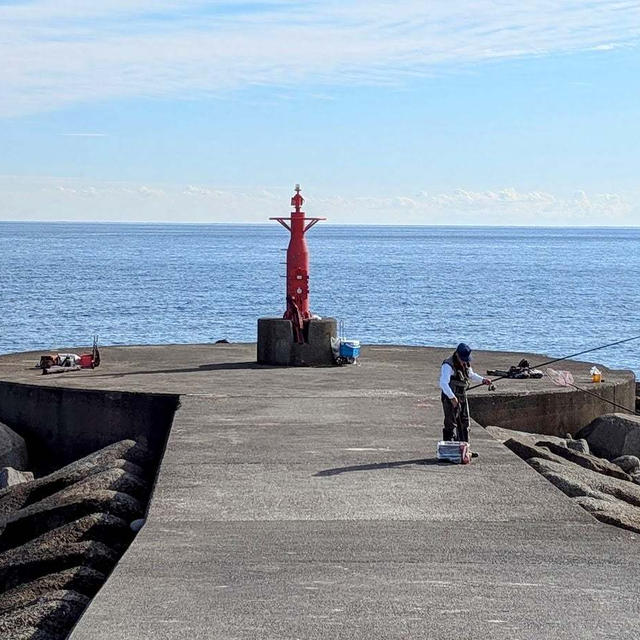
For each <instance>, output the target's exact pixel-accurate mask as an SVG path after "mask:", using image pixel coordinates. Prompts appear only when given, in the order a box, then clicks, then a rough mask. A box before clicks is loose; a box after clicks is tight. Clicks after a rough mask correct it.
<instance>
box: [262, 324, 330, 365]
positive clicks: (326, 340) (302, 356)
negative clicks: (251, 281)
mask: <svg viewBox="0 0 640 640" xmlns="http://www.w3.org/2000/svg"><path fill="white" fill-rule="evenodd" d="M337 335H338V332H337V323H336V320H335V318H313V319H311V320H305V323H304V342H303V343H302V344H299V343H298V342H296V339H295V336H294V334H293V324H292V322H291V320H284V319H283V318H259V319H258V364H271V365H284V366H293V367H312V366H322V365H325V366H326V365H332V364H334V360H333V351H332V350H331V338H335V337H337Z"/></svg>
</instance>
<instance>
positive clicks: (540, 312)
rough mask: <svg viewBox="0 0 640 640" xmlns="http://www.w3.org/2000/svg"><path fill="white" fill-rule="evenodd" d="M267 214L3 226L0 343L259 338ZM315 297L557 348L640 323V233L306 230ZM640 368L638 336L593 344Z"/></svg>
mask: <svg viewBox="0 0 640 640" xmlns="http://www.w3.org/2000/svg"><path fill="white" fill-rule="evenodd" d="M287 242H288V234H287V232H286V231H285V230H284V229H282V228H281V227H279V226H278V225H277V224H275V223H274V224H271V225H268V224H267V225H222V224H215V225H214V224H212V225H150V224H145V225H136V224H131V225H128V224H73V223H12V222H5V223H0V285H1V288H0V353H5V352H11V351H22V350H27V349H43V350H44V349H54V348H56V347H62V346H69V345H83V344H84V345H89V344H90V342H91V336H92V335H93V334H94V333H97V334H99V335H100V340H101V343H102V344H104V345H111V344H156V343H189V342H211V341H215V340H217V339H221V338H227V339H228V340H231V341H255V339H256V319H257V318H258V317H259V316H264V315H280V314H281V313H282V312H283V311H284V287H285V280H284V274H285V266H284V261H285V255H286V254H285V250H286V246H287ZM308 244H309V248H310V252H311V308H312V310H313V311H314V312H315V313H317V314H319V315H332V316H335V317H337V318H340V319H342V320H344V323H345V329H346V334H348V337H351V338H359V339H360V340H362V341H363V342H364V343H395V344H408V345H449V346H454V345H455V344H457V343H458V342H459V341H461V340H464V341H466V342H468V343H469V344H471V345H472V346H474V347H476V348H482V349H503V350H514V351H534V352H540V353H545V354H550V355H553V356H560V355H565V354H568V353H572V352H576V351H580V350H582V349H587V348H589V347H591V346H597V345H599V344H603V343H606V342H612V341H614V340H618V339H622V338H625V337H628V336H633V335H636V334H640V296H639V293H638V290H639V289H638V287H639V283H640V229H613V228H606V229H605V228H590V229H575V228H571V229H568V228H553V229H552V228H513V227H510V228H495V227H400V226H397V227H383V226H370V227H361V226H359V227H345V226H331V225H329V224H320V225H317V226H316V227H314V229H313V230H312V231H310V232H309V234H308ZM589 358H592V359H594V360H596V361H599V362H602V363H604V364H607V365H610V366H616V367H625V368H630V369H633V370H635V372H636V373H637V374H640V340H639V341H637V342H631V343H629V344H627V345H623V346H620V347H616V348H611V349H607V350H602V351H598V352H597V353H596V354H594V355H593V356H590V357H589Z"/></svg>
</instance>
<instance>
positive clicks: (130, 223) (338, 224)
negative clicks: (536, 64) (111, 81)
mask: <svg viewBox="0 0 640 640" xmlns="http://www.w3.org/2000/svg"><path fill="white" fill-rule="evenodd" d="M0 224H88V225H89V224H95V225H107V224H113V225H122V226H135V225H156V226H216V225H234V226H254V227H257V226H260V227H262V226H264V227H267V226H269V227H270V226H272V224H271V222H269V221H265V222H228V221H211V222H196V221H186V222H185V221H182V222H174V221H167V220H161V221H154V220H138V221H126V220H0ZM323 226H325V227H326V226H330V227H415V228H422V227H428V228H433V227H441V228H471V229H492V228H493V229H638V230H640V224H638V225H590V224H581V225H533V224H437V223H434V224H399V223H391V222H378V223H363V222H353V223H349V222H333V223H332V222H327V223H326V224H324V225H323ZM274 228H275V227H274Z"/></svg>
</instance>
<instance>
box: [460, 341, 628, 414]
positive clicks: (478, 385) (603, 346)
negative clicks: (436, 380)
mask: <svg viewBox="0 0 640 640" xmlns="http://www.w3.org/2000/svg"><path fill="white" fill-rule="evenodd" d="M638 338H640V335H637V336H633V337H632V338H625V339H624V340H617V341H616V342H610V343H609V344H603V345H600V346H599V347H593V348H591V349H585V350H584V351H578V352H577V353H572V354H571V355H568V356H563V357H562V358H555V359H554V360H547V362H541V363H540V364H536V365H535V366H533V367H531V368H532V369H537V368H539V367H546V366H547V365H549V364H553V363H554V362H562V361H563V360H569V358H575V357H576V356H582V355H584V354H585V353H591V352H593V351H598V350H600V349H606V348H607V347H615V346H616V345H619V344H624V343H625V342H631V341H632V340H638ZM508 377H509V376H499V377H498V378H495V379H494V380H491V384H493V383H494V382H498V380H504V379H505V378H508ZM481 386H482V383H480V384H476V385H474V386H473V387H469V389H468V390H469V391H471V389H477V388H478V387H481ZM582 391H585V390H584V389H582ZM585 393H591V392H587V391H585ZM598 397H600V396H598ZM627 411H630V409H627ZM632 413H635V412H632Z"/></svg>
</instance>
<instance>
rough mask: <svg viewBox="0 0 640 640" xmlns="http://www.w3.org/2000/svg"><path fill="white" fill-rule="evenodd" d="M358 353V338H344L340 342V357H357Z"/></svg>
mask: <svg viewBox="0 0 640 640" xmlns="http://www.w3.org/2000/svg"><path fill="white" fill-rule="evenodd" d="M359 355H360V340H344V341H343V342H341V343H340V357H342V358H357V357H358V356H359Z"/></svg>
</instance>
